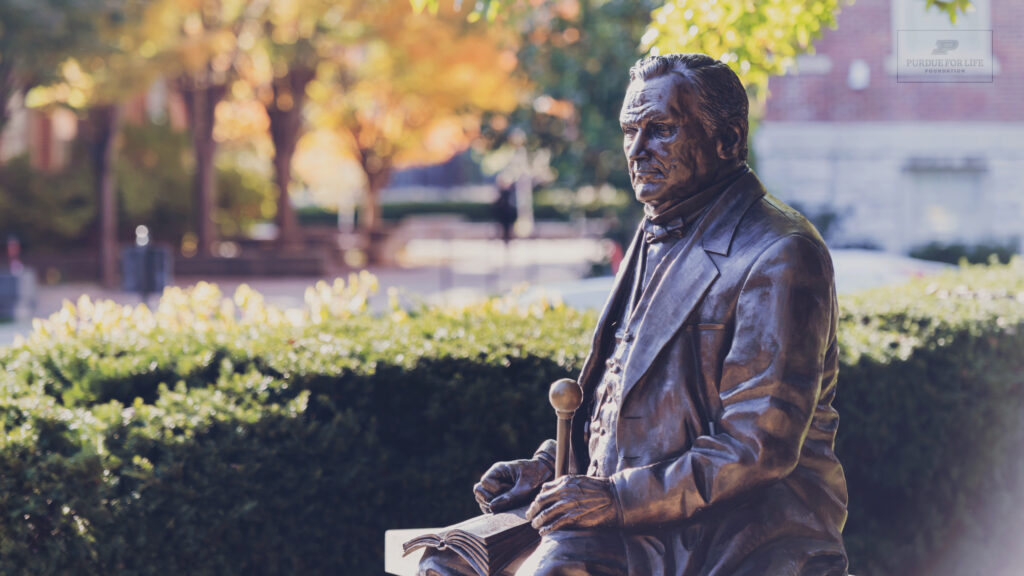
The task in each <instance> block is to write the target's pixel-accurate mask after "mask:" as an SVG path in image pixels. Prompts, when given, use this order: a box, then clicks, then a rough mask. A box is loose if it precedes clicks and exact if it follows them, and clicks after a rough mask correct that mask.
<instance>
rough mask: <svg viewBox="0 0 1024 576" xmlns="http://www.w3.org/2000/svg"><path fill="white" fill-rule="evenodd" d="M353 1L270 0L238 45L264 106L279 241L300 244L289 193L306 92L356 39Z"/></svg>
mask: <svg viewBox="0 0 1024 576" xmlns="http://www.w3.org/2000/svg"><path fill="white" fill-rule="evenodd" d="M351 4H352V2H348V1H341V2H339V1H337V0H271V1H270V2H268V3H266V6H265V7H264V12H263V14H262V15H261V26H260V34H259V36H258V37H252V36H250V35H249V31H248V30H247V31H245V32H244V33H243V36H241V37H239V43H240V45H241V46H242V48H243V49H244V50H246V53H247V56H248V60H247V64H248V65H247V66H246V67H245V69H244V71H243V76H244V77H246V78H247V80H248V81H249V82H250V83H252V84H253V86H254V88H255V90H256V94H257V97H258V98H259V99H260V101H261V102H263V104H264V106H265V107H266V111H267V116H268V118H269V120H270V126H269V127H270V138H271V142H272V143H273V147H274V161H273V163H274V180H275V183H276V185H277V189H278V199H277V216H276V220H277V227H278V242H279V244H280V245H281V246H282V247H295V246H296V245H297V243H298V240H299V238H298V232H299V229H298V225H297V221H296V219H295V210H294V208H293V207H292V204H291V201H290V197H289V194H288V188H289V185H290V184H291V181H292V159H293V157H294V156H295V151H296V147H297V145H298V142H299V138H300V137H301V136H302V132H303V112H304V108H305V104H306V88H307V87H308V86H309V83H310V82H312V81H313V79H314V78H316V73H317V68H318V66H319V64H320V62H321V61H322V60H324V59H325V58H327V57H329V55H330V53H331V52H333V51H334V50H336V49H337V47H338V46H344V45H347V44H350V43H351V42H353V41H354V40H356V39H357V38H358V29H357V28H356V27H353V26H352V25H351V23H350V22H349V18H350V17H352V16H353V15H354V11H355V8H354V7H353V6H352V5H351Z"/></svg>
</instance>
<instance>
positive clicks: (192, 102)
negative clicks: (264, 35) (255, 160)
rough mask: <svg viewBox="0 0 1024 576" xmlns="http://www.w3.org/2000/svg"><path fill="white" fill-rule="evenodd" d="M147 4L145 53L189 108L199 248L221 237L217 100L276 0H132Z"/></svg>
mask: <svg viewBox="0 0 1024 576" xmlns="http://www.w3.org/2000/svg"><path fill="white" fill-rule="evenodd" d="M130 1H132V2H136V3H138V4H139V5H140V6H142V7H143V8H144V15H143V24H142V26H141V27H140V28H139V33H140V40H141V42H140V43H139V53H140V54H142V55H143V56H144V57H146V58H148V59H149V60H150V62H151V65H153V66H155V67H156V68H157V69H159V70H161V72H162V73H163V74H165V75H167V76H169V77H172V78H175V79H176V82H175V85H176V87H177V89H178V90H180V91H181V93H182V95H183V96H184V99H185V104H186V108H187V109H188V118H189V125H190V128H191V134H192V147H193V153H194V155H195V174H194V178H193V196H194V197H195V202H194V209H195V212H196V215H195V226H196V238H197V253H198V254H200V255H202V256H209V255H211V254H212V253H213V246H214V243H215V242H216V228H215V226H214V221H213V214H214V210H215V207H216V203H217V200H216V169H215V165H214V162H215V159H216V158H215V157H216V152H217V140H216V139H215V138H214V128H215V120H216V111H217V105H218V104H219V103H220V102H221V100H223V99H224V97H225V96H226V95H227V94H228V89H229V87H230V85H231V83H232V81H233V80H234V79H235V78H236V77H237V70H236V66H237V64H238V61H239V58H240V56H241V54H242V47H243V45H244V44H243V43H240V41H239V40H240V39H244V38H253V39H255V38H258V37H259V35H260V33H261V29H260V26H261V22H262V21H261V15H262V14H263V13H264V12H265V10H266V7H267V5H268V3H269V2H270V1H271V0H130Z"/></svg>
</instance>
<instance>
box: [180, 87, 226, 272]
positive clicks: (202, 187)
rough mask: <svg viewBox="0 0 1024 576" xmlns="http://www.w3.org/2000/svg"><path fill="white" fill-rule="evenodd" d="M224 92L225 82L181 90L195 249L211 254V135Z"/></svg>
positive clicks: (214, 144) (213, 148) (213, 237)
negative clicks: (190, 157) (188, 130)
mask: <svg viewBox="0 0 1024 576" xmlns="http://www.w3.org/2000/svg"><path fill="white" fill-rule="evenodd" d="M226 92H227V86H225V85H213V86H208V85H198V86H193V87H190V88H188V89H186V90H185V91H184V96H185V100H186V103H187V104H188V112H189V122H190V124H191V127H192V147H193V151H194V153H195V159H196V173H195V178H194V180H193V185H192V192H193V198H194V201H195V218H196V240H197V242H196V253H197V254H198V255H200V256H210V255H212V254H213V244H214V242H216V241H217V230H216V228H215V226H214V222H213V215H214V210H215V208H216V206H217V203H216V202H217V200H216V199H217V189H216V186H217V172H216V167H215V165H214V159H215V156H216V153H217V142H216V141H215V140H214V139H213V128H214V112H215V111H216V109H217V103H219V102H220V101H221V99H222V98H223V97H224V95H225V93H226Z"/></svg>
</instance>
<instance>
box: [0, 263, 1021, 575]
mask: <svg viewBox="0 0 1024 576" xmlns="http://www.w3.org/2000/svg"><path fill="white" fill-rule="evenodd" d="M372 288H373V281H372V280H371V279H370V278H366V277H364V278H362V279H355V280H352V281H350V282H349V283H347V284H344V283H337V284H335V285H334V286H333V287H332V286H328V285H325V284H320V285H318V286H317V287H315V288H312V289H310V290H309V291H308V292H307V297H306V303H307V304H306V307H305V309H303V310H301V311H289V312H283V311H280V310H276V309H274V308H272V307H268V306H265V305H264V304H263V303H262V300H261V299H260V297H259V295H258V294H255V293H254V292H252V291H251V290H248V289H247V288H245V287H243V288H241V289H239V291H238V292H237V293H236V294H235V295H234V298H231V299H224V298H222V296H221V295H220V293H219V292H217V291H216V289H215V288H214V287H212V286H210V285H205V284H201V285H199V286H198V287H196V288H195V289H193V290H191V291H189V292H182V291H180V290H170V291H168V292H166V293H165V295H164V297H163V298H162V300H161V303H160V306H159V307H158V308H157V309H156V310H154V311H149V310H147V309H145V308H143V307H136V308H127V307H120V306H117V305H114V304H112V303H109V302H102V303H92V302H89V301H86V300H82V301H80V302H79V303H78V304H77V305H74V306H72V305H68V306H67V307H66V308H65V310H63V311H62V312H60V313H58V314H56V315H54V316H53V317H52V318H51V319H50V320H48V321H46V322H40V323H38V325H37V326H36V328H35V331H34V332H33V334H32V335H31V336H30V337H29V338H28V339H27V340H26V341H24V342H21V343H18V344H17V345H15V346H13V347H11V348H9V349H5V350H2V351H0V365H2V366H3V367H4V370H3V371H2V372H0V388H2V390H3V392H4V393H3V394H0V425H2V426H3V431H4V434H3V435H0V558H2V559H3V561H2V562H0V573H4V574H61V573H67V574H72V573H73V574H115V573H116V574H178V573H187V574H299V573H301V574H373V573H379V572H380V569H381V567H382V562H383V559H382V551H383V550H382V549H383V531H384V530H385V529H388V528H407V527H416V526H431V525H434V526H436V525H442V524H444V523H448V522H454V521H456V520H459V519H461V518H464V517H467V516H468V515H471V514H474V513H475V512H476V510H475V508H476V505H475V503H474V501H473V499H472V496H471V493H470V487H471V486H472V483H473V482H474V481H475V479H476V478H478V477H479V475H480V474H481V473H482V472H483V471H484V470H485V469H486V467H487V466H488V465H489V464H490V463H491V462H493V461H494V460H496V459H508V458H515V457H521V456H523V455H527V454H529V453H530V452H531V451H532V450H533V449H534V448H535V447H536V445H537V444H538V443H539V442H540V440H541V439H543V438H545V437H549V436H550V435H551V433H552V430H553V428H554V419H553V417H552V415H551V409H550V407H549V406H548V404H547V399H546V388H547V385H548V384H549V383H550V382H551V381H553V380H555V379H557V378H559V377H563V376H566V375H572V374H574V373H576V371H577V370H578V369H579V367H580V364H581V362H582V359H583V357H584V354H585V352H586V350H587V348H588V346H589V338H590V337H589V334H590V331H591V330H592V327H593V323H594V321H595V318H594V315H593V314H584V313H578V312H574V311H572V310H569V309H566V308H564V307H558V306H556V307H542V306H537V307H534V308H533V309H530V310H517V309H516V308H515V307H514V306H512V305H511V304H510V303H508V302H504V301H494V302H489V303H486V304H483V305H480V306H477V307H474V308H470V309H464V310H442V309H423V310H417V311H413V312H408V313H407V312H401V311H397V310H392V311H390V312H387V313H385V314H384V315H382V316H374V315H371V314H368V313H367V312H366V311H365V302H366V297H367V293H368V292H369V291H370V290H371V289H372ZM842 307H843V317H842V325H841V332H840V335H841V339H842V349H843V357H842V363H843V366H842V368H841V372H840V385H839V386H840V387H839V397H838V399H837V405H838V408H839V410H840V413H841V415H842V424H841V426H840V429H839V430H840V437H839V440H838V448H837V449H838V451H839V454H840V458H841V459H842V460H843V463H844V465H845V467H846V470H847V475H848V478H849V482H850V494H851V514H850V522H849V524H848V527H847V531H846V539H847V544H848V547H849V550H850V554H851V558H852V561H853V567H852V569H853V571H854V572H855V573H858V574H929V575H933V574H963V573H985V574H999V573H1007V572H1000V570H1005V567H1003V566H1001V565H1000V564H999V563H1000V562H1005V560H1006V558H1007V554H1006V553H1005V552H1006V551H1007V550H1011V549H1013V548H1012V544H1013V542H1015V540H1014V538H1016V537H1017V536H1016V535H1017V534H1019V533H1020V530H1019V528H1024V527H1022V526H1020V519H1019V518H1018V516H1019V514H1018V511H1019V510H1020V509H1021V504H1024V502H1022V500H1024V497H1022V495H1021V492H1020V491H1019V490H1018V491H1016V492H1015V491H1014V488H1015V487H1018V486H1021V485H1024V484H1022V482H1021V481H1022V480H1024V471H1022V469H1021V463H1020V461H1019V458H1018V456H1019V455H1020V448H1021V446H1024V442H1022V440H1024V426H1022V424H1021V418H1020V414H1021V411H1022V409H1024V354H1022V352H1024V335H1022V334H1021V333H1020V332H1019V329H1020V328H1021V327H1022V326H1024V269H1022V267H1021V264H1019V263H1015V264H1012V265H1010V266H994V267H971V268H965V269H961V270H957V271H954V272H951V273H948V274H946V275H944V276H940V277H935V278H929V279H923V280H920V281H915V282H913V283H911V284H908V285H907V286H904V287H896V288H886V289H882V290H877V291H873V292H869V293H864V294H860V295H857V296H854V297H850V298H845V299H844V300H843V302H842ZM1013 522H1016V523H1017V524H1013ZM1013 527H1016V528H1018V530H1016V531H1011V530H1008V528H1013ZM954 544H955V545H956V546H954ZM964 549H969V550H971V551H973V552H976V553H977V555H976V558H975V559H974V561H973V563H971V564H957V562H964V560H962V558H965V557H966V555H963V554H960V555H958V552H962V551H963V550H964Z"/></svg>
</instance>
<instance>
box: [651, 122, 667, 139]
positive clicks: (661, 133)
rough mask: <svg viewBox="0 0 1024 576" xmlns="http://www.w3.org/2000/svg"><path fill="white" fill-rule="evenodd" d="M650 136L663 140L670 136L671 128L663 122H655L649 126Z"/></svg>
mask: <svg viewBox="0 0 1024 576" xmlns="http://www.w3.org/2000/svg"><path fill="white" fill-rule="evenodd" d="M651 134H653V135H654V136H656V137H659V138H664V137H666V136H671V135H672V127H671V126H669V125H668V124H665V123H663V122H656V123H654V124H652V125H651Z"/></svg>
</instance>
